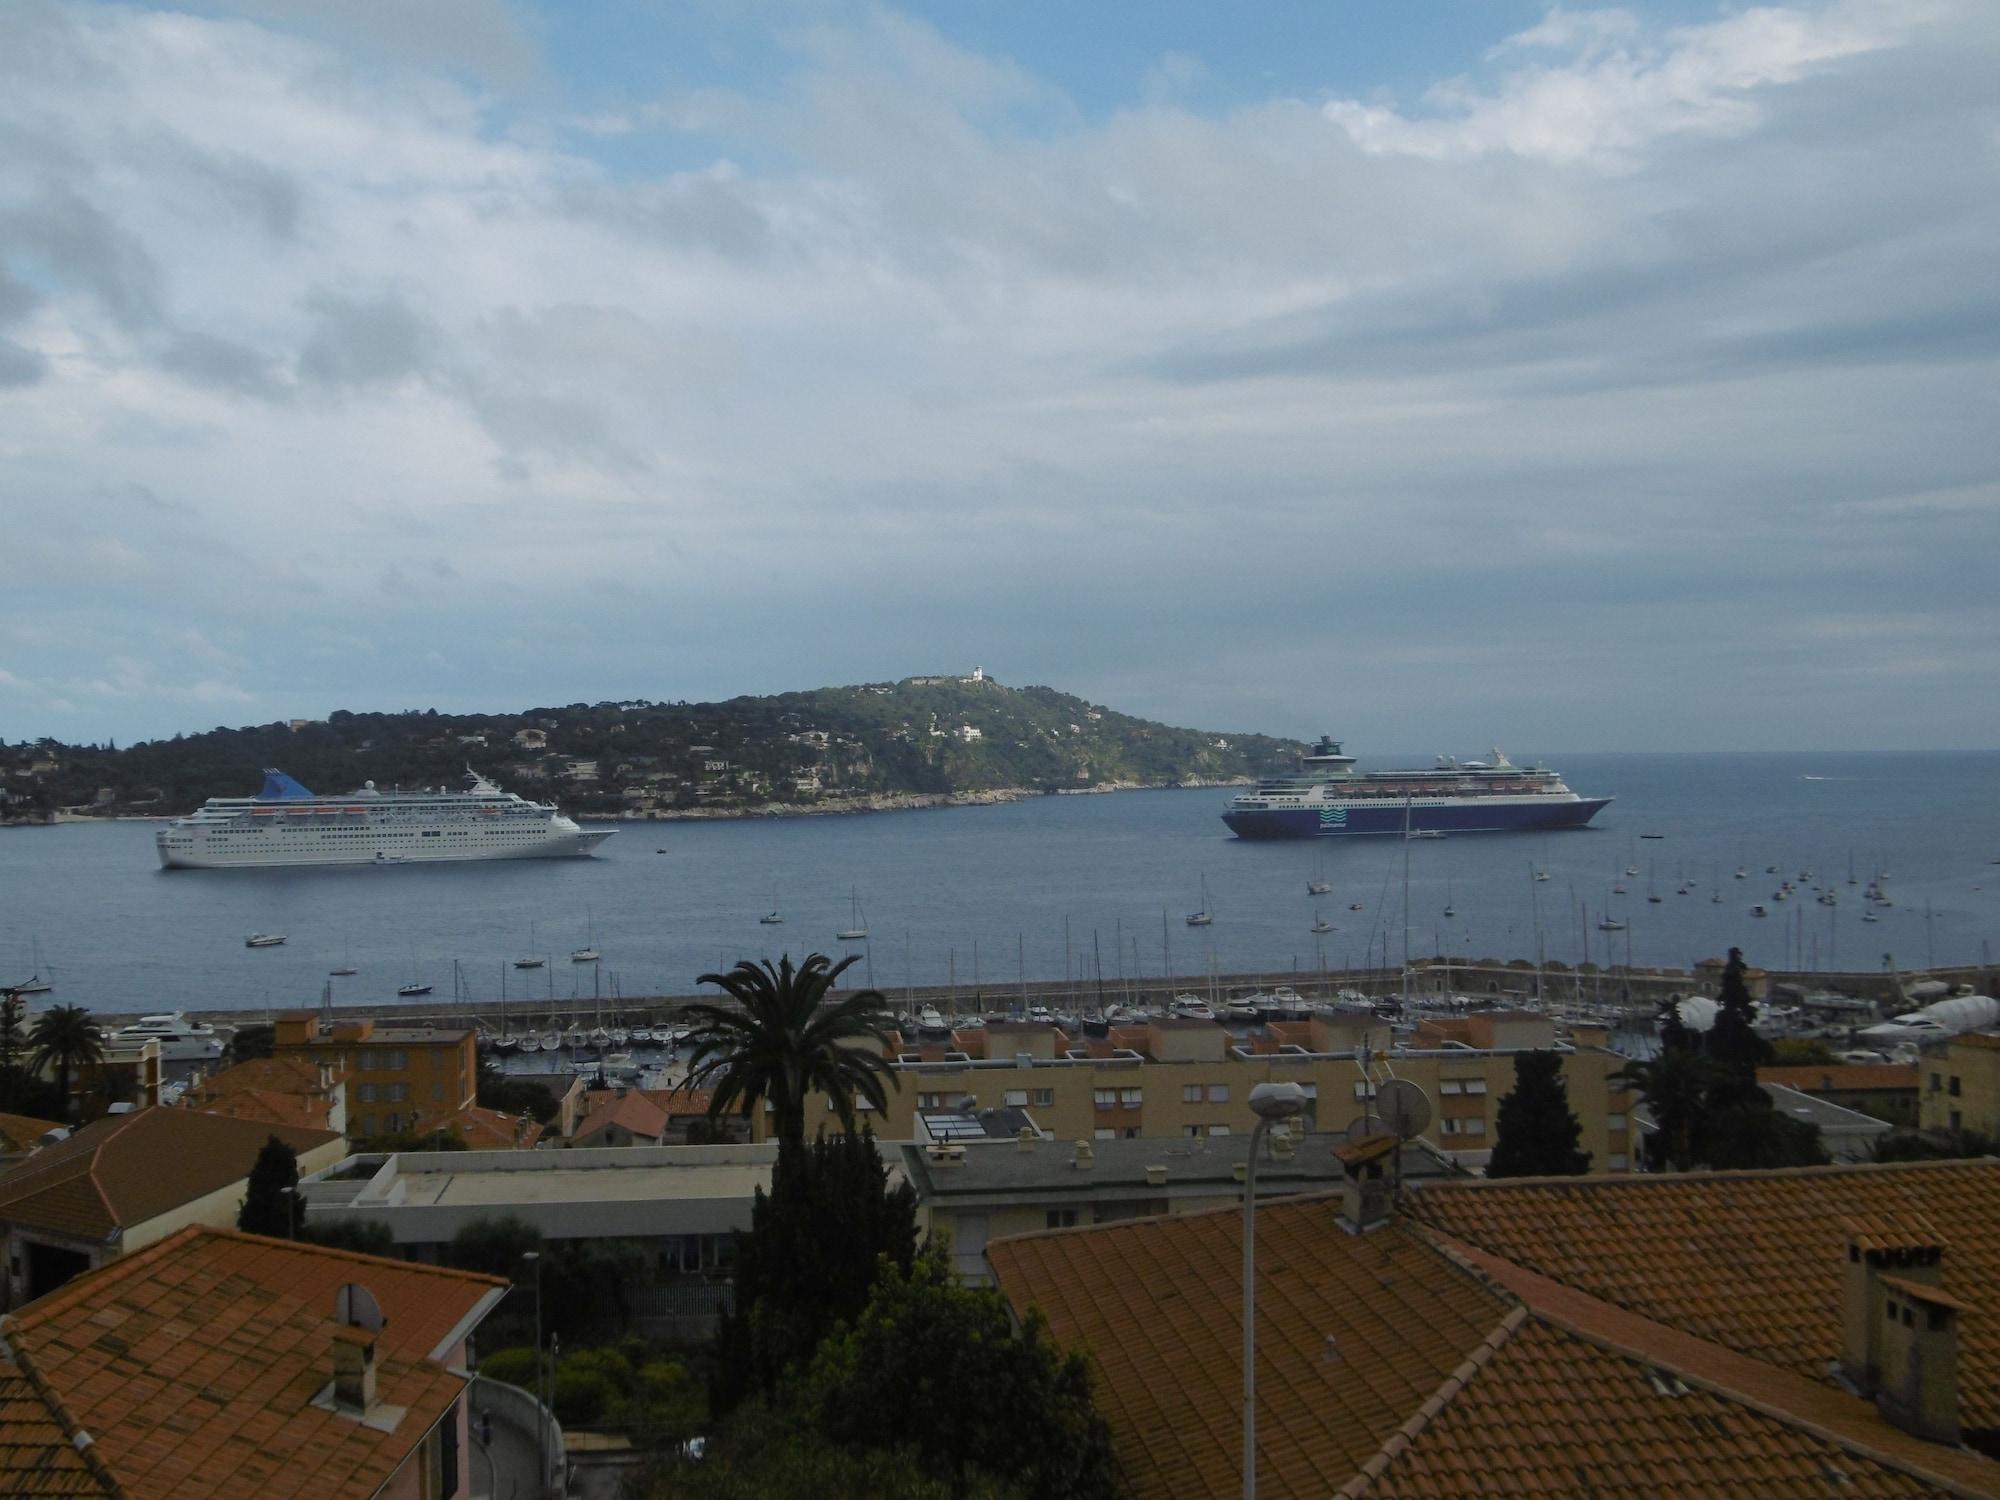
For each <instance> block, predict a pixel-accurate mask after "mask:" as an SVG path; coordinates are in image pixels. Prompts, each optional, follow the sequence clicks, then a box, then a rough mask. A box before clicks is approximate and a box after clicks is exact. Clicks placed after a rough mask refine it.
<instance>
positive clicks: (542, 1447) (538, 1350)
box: [521, 1250, 549, 1495]
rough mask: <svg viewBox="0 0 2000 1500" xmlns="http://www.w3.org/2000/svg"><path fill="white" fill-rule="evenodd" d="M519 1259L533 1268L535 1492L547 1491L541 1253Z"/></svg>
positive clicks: (527, 1252)
mask: <svg viewBox="0 0 2000 1500" xmlns="http://www.w3.org/2000/svg"><path fill="white" fill-rule="evenodd" d="M521 1259H523V1260H525V1261H526V1262H527V1263H528V1264H529V1265H531V1266H533V1267H534V1268H535V1493H536V1494H537V1495H546V1494H547V1493H548V1492H549V1430H548V1413H547V1409H546V1408H545V1407H544V1406H543V1405H542V1255H541V1252H540V1251H539V1250H524V1251H522V1252H521Z"/></svg>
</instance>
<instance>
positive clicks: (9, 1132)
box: [0, 1113, 63, 1151]
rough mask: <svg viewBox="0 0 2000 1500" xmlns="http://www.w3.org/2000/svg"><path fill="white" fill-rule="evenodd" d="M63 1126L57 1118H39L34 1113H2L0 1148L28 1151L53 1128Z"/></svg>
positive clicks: (0, 1114)
mask: <svg viewBox="0 0 2000 1500" xmlns="http://www.w3.org/2000/svg"><path fill="white" fill-rule="evenodd" d="M62 1128H63V1126H62V1125H61V1124H60V1123H59V1122H57V1121H55V1120H37V1119H36V1118H35V1117H34V1116H33V1115H10V1114H5V1113H0V1150H4V1151H26V1150H28V1149H29V1148H30V1147H32V1146H33V1145H34V1144H35V1142H36V1141H39V1140H40V1139H41V1138H42V1137H43V1136H45V1135H47V1134H48V1133H49V1132H50V1131H51V1130H61V1129H62Z"/></svg>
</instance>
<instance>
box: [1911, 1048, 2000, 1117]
mask: <svg viewBox="0 0 2000 1500" xmlns="http://www.w3.org/2000/svg"><path fill="white" fill-rule="evenodd" d="M1917 1068H1918V1071H1919V1073H1920V1074H1921V1075H1922V1076H1921V1080H1920V1082H1919V1084H1918V1097H1919V1099H1920V1100H1921V1104H1920V1109H1921V1115H1922V1123H1923V1128H1924V1129H1926V1130H1976V1131H1978V1132H1979V1133H1980V1134H1981V1135H2000V1033H1995V1032H1990V1031H1975V1032H1969V1033H1968V1034H1966V1035H1965V1036H1955V1037H1953V1038H1952V1039H1951V1041H1950V1042H1948V1043H1947V1044H1946V1045H1945V1048H1944V1051H1943V1052H1941V1053H1930V1054H1927V1055H1926V1056H1924V1057H1923V1058H1921V1059H1920V1060H1919V1061H1918V1063H1917Z"/></svg>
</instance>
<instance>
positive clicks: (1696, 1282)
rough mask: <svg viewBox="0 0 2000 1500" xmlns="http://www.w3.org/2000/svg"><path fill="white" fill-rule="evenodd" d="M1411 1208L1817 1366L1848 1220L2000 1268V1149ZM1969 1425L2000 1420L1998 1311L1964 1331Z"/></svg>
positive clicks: (1786, 1363)
mask: <svg viewBox="0 0 2000 1500" xmlns="http://www.w3.org/2000/svg"><path fill="white" fill-rule="evenodd" d="M1407 1200H1408V1204H1409V1208H1408V1211H1409V1213H1410V1214H1411V1215H1413V1216H1414V1217H1416V1218H1418V1219H1421V1220H1423V1221H1424V1222H1426V1223H1428V1224H1430V1225H1432V1226H1434V1227H1435V1228H1437V1229H1438V1230H1440V1231H1442V1232H1444V1233H1446V1234H1449V1235H1451V1236H1453V1237H1455V1238H1456V1239H1458V1240H1462V1241H1464V1242H1466V1243H1467V1244H1470V1245H1473V1246H1477V1247H1478V1248H1480V1249H1482V1250H1485V1251H1489V1252H1491V1253H1492V1254H1494V1255H1496V1256H1500V1257H1504V1258H1505V1259H1506V1260H1508V1261H1510V1262H1512V1263H1514V1264H1516V1265H1518V1266H1522V1267H1525V1268H1527V1269H1528V1270H1530V1271H1534V1272H1539V1273H1541V1274H1542V1275H1544V1276H1547V1277H1551V1278H1553V1279H1555V1280H1556V1281H1560V1282H1563V1283H1565V1284H1567V1285H1568V1286H1571V1287H1574V1288H1577V1289H1579V1290H1581V1291H1583V1292H1586V1293H1589V1294H1590V1295H1592V1296H1594V1297H1598V1298H1602V1299H1603V1300H1604V1301H1606V1302H1608V1303H1611V1304H1614V1305H1615V1306H1618V1307H1622V1308H1626V1309H1629V1310H1631V1311H1632V1312H1635V1313H1638V1314H1642V1315H1644V1316H1645V1317H1648V1318H1651V1319H1655V1320H1657V1321H1658V1322H1660V1323H1662V1324H1665V1325H1668V1326H1669V1327H1672V1328H1677V1329H1680V1330H1683V1331H1684V1332H1687V1333H1690V1334H1694V1335H1697V1336H1699V1337H1701V1338H1703V1339H1708V1340H1713V1341H1714V1342H1715V1343H1717V1344H1719V1345H1722V1346H1723V1347H1725V1348H1728V1349H1733V1350H1739V1351H1741V1352H1743V1353H1745V1354H1749V1355H1753V1356H1755V1357H1756V1358H1758V1359H1760V1360H1765V1361H1768V1362H1769V1363H1771V1364H1773V1365H1776V1366H1778V1367H1779V1368H1781V1369H1783V1370H1789V1371H1794V1372H1797V1373H1799V1374H1802V1375H1805V1376H1807V1377H1809V1378H1812V1379H1815V1380H1817V1379H1819V1378H1821V1377H1822V1376H1823V1374H1824V1372H1825V1370H1826V1368H1827V1365H1828V1363H1829V1361H1831V1360H1834V1359H1836V1358H1838V1356H1839V1354H1840V1348H1841V1309H1842V1305H1843V1291H1842V1283H1843V1270H1842V1267H1843V1261H1844V1256H1845V1253H1846V1243H1847V1235H1848V1233H1849V1232H1850V1228H1849V1226H1858V1228H1859V1229H1860V1231H1861V1232H1864V1233H1868V1234H1874V1235H1880V1236H1883V1237H1884V1242H1885V1243H1887V1242H1888V1241H1891V1240H1898V1239H1905V1238H1907V1237H1909V1236H1911V1235H1916V1236H1919V1237H1922V1236H1932V1237H1934V1238H1935V1239H1936V1240H1941V1241H1942V1242H1943V1243H1944V1245H1945V1246H1946V1249H1945V1254H1944V1260H1943V1265H1942V1272H1943V1286H1944V1288H1945V1290H1946V1291H1949V1292H1952V1293H1954V1294H1955V1295H1958V1296H1960V1297H1962V1298H1964V1299H1965V1300H1967V1301H1970V1302H1973V1303H1978V1302H1979V1301H1980V1300H1981V1295H1982V1292H1983V1290H1984V1289H1985V1288H1986V1287H1988V1286H1990V1285H1992V1284H1993V1283H1994V1281H1995V1280H1996V1278H2000V1161H1995V1160H1990V1159H1989V1160H1981V1161H1945V1162H1911V1163H1900V1164H1894V1165H1886V1166H1873V1165H1869V1166H1844V1167H1806V1168H1795V1169H1791V1170H1787V1171H1775V1172H1710V1173H1696V1174H1689V1175H1661V1176H1654V1177H1648V1176H1638V1177H1622V1178H1589V1179H1586V1178H1541V1179H1532V1180H1526V1179H1524V1180H1520V1181H1514V1182H1489V1183H1477V1182H1471V1183H1460V1182H1439V1183H1432V1184H1425V1185H1424V1186H1422V1187H1420V1188H1418V1189H1416V1190H1415V1191H1413V1192H1411V1193H1410V1194H1408V1195H1407ZM1959 1389H1960V1400H1961V1412H1962V1416H1963V1420H1964V1422H1965V1424H1966V1426H1967V1427H1971V1428H1981V1427H1994V1426H2000V1318H1996V1317H1993V1316H1991V1315H1986V1314H1979V1313H1975V1314H1973V1315H1972V1316H1970V1317H1968V1318H1967V1319H1966V1320H1965V1322H1964V1323H1963V1325H1962V1326H1961V1328H1960V1332H1959Z"/></svg>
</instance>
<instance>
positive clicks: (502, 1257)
mask: <svg viewBox="0 0 2000 1500" xmlns="http://www.w3.org/2000/svg"><path fill="white" fill-rule="evenodd" d="M541 1248H542V1232H541V1230H539V1229H537V1228H535V1226H534V1225H532V1224H530V1223H529V1222H528V1221H527V1220H526V1219H523V1218H520V1217H519V1216H518V1215H515V1214H501V1215H499V1216H497V1217H495V1218H490V1219H483V1218H482V1219H474V1220H473V1221H472V1222H471V1223H469V1224H466V1225H464V1226H462V1227H461V1228H460V1229H459V1231H458V1233H457V1234H455V1235H453V1236H452V1237H451V1249H450V1250H448V1251H446V1252H445V1258H446V1259H447V1260H449V1261H450V1262H451V1264H452V1265H454V1266H456V1267H457V1268H458V1269H459V1270H461V1271H484V1272H485V1273H486V1274H487V1275H489V1276H506V1277H509V1278H511V1279H512V1280H513V1281H514V1282H516V1283H517V1284H523V1285H525V1284H526V1283H529V1282H531V1281H533V1280H534V1268H533V1267H532V1266H531V1265H530V1264H529V1263H528V1262H527V1261H525V1260H523V1259H522V1257H523V1256H525V1255H526V1254H527V1252H528V1251H530V1250H540V1249H541Z"/></svg>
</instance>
